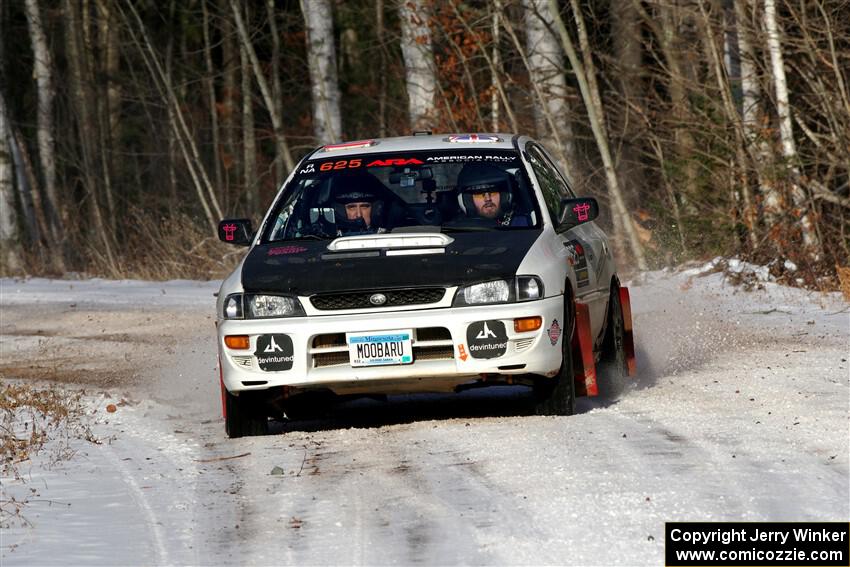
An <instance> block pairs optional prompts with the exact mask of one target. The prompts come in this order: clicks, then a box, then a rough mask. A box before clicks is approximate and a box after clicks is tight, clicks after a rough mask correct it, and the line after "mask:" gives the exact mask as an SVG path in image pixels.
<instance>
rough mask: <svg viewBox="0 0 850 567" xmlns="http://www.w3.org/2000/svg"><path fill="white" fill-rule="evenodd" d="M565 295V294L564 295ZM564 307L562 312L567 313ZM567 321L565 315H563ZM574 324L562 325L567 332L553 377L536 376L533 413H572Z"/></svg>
mask: <svg viewBox="0 0 850 567" xmlns="http://www.w3.org/2000/svg"><path fill="white" fill-rule="evenodd" d="M565 297H566V296H565ZM568 313H569V312H568V310H567V309H566V308H565V309H564V314H565V315H568ZM563 320H564V322H565V323H566V321H567V316H565V317H564V319H563ZM574 328H575V324H574V322H573V321H572V320H570V322H569V324H568V325H567V324H565V325H564V329H566V330H567V332H565V333H563V335H562V336H561V356H562V358H561V369H560V370H559V371H558V375H557V376H556V377H554V378H543V377H540V378H538V379H537V380H536V381H535V383H534V389H533V395H534V413H535V414H536V415H573V413H574V412H575V403H576V391H575V390H576V384H575V375H574V373H573V350H572V340H571V333H570V330H571V329H574Z"/></svg>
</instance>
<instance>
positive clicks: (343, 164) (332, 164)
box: [319, 159, 363, 171]
mask: <svg viewBox="0 0 850 567" xmlns="http://www.w3.org/2000/svg"><path fill="white" fill-rule="evenodd" d="M361 165H363V162H362V160H359V159H341V160H339V161H326V162H325V163H323V164H322V165H320V166H319V171H332V170H335V169H349V168H352V167H360V166H361Z"/></svg>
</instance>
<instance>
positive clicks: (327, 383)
mask: <svg viewBox="0 0 850 567" xmlns="http://www.w3.org/2000/svg"><path fill="white" fill-rule="evenodd" d="M563 313H564V309H563V296H556V297H550V298H546V299H542V300H539V301H529V302H523V303H512V304H505V305H491V306H481V307H459V308H438V309H421V310H413V311H410V310H408V311H393V312H383V311H372V312H369V313H361V314H346V315H324V316H309V317H298V318H291V319H286V318H284V319H247V320H233V319H230V320H221V321H219V324H218V348H219V354H220V360H221V367H222V377H223V380H224V385H225V387H226V388H227V389H228V390H229V391H231V392H235V391H242V390H262V389H267V388H272V387H276V386H291V387H295V388H304V389H311V388H328V389H331V390H333V391H336V392H337V393H349V392H372V393H393V392H400V391H443V390H446V389H451V388H453V387H454V386H455V385H457V384H462V383H465V382H470V381H473V380H476V379H478V378H479V377H480V376H481V375H482V374H488V375H490V374H502V375H515V374H526V373H532V374H541V375H548V376H552V375H554V374H555V373H557V371H558V369H559V368H560V366H561V348H560V346H561V341H563V340H565V337H564V336H563V334H564V333H563V329H564V327H565V325H564V321H563ZM534 316H539V317H541V318H542V320H543V322H542V325H541V327H540V329H538V330H536V331H529V332H515V331H514V319H515V318H521V317H534ZM483 321H501V322H502V323H503V324H504V328H505V334H506V336H507V346H506V347H505V348H504V353H503V354H501V355H499V356H496V357H493V358H480V357H482V356H492V352H490V353H488V352H487V350H486V349H481V348H480V347H479V348H477V349H476V350H477V352H476V353H475V354H473V352H472V351H471V349H470V346H471V345H470V344H468V339H467V330H468V328H469V326H470V325H471V324H473V323H480V322H483ZM393 329H413V330H414V333H413V337H414V339H413V348H414V362H413V363H412V364H405V365H394V366H373V367H352V366H350V364H349V363H348V348H347V346H345V345H344V343H343V344H340V342H339V341H340V340H342V339H340V338H339V337H340V335H342V336H344V333H347V332H380V331H385V330H393ZM269 334H286V335H288V336H289V337H290V339H291V340H292V351H293V352H292V367H291V368H290V369H288V370H283V371H264V370H261V369H260V366H259V364H258V361H257V358H256V356H255V351H256V350H257V338H258V337H259V336H260V335H269ZM226 335H248V336H249V340H250V348H248V349H245V350H235V349H231V348H229V347H227V346H226V345H225V343H224V337H225V336H226ZM566 340H569V339H568V338H566ZM500 350H501V349H500Z"/></svg>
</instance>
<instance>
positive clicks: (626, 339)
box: [620, 287, 637, 376]
mask: <svg viewBox="0 0 850 567" xmlns="http://www.w3.org/2000/svg"><path fill="white" fill-rule="evenodd" d="M620 307H621V309H622V310H623V348H624V349H625V351H626V366H627V368H628V371H629V376H634V375H635V374H637V359H636V358H635V338H634V335H633V334H632V302H631V300H630V299H629V288H627V287H621V288H620Z"/></svg>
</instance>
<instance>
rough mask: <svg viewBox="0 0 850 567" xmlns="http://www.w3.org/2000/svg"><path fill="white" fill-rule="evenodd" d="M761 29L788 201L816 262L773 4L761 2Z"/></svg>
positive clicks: (815, 243) (816, 250)
mask: <svg viewBox="0 0 850 567" xmlns="http://www.w3.org/2000/svg"><path fill="white" fill-rule="evenodd" d="M764 27H765V29H766V30H767V48H768V52H769V53H770V64H771V69H772V72H773V86H774V89H775V91H776V113H777V115H778V117H779V136H780V139H781V141H782V155H783V156H784V158H785V162H786V164H785V165H786V167H787V168H788V170H789V171H790V172H791V174H792V180H791V183H790V189H791V199H792V201H793V203H794V206H795V207H796V208H797V209H798V210H799V211H800V228H801V231H802V236H803V245H804V246H805V247H806V248H807V249H808V253H809V254H810V255H811V256H812V257H813V258H816V257H817V256H818V255H819V253H820V251H819V248H820V242H819V239H818V236H817V232H816V230H815V227H814V225H813V224H812V218H811V215H810V214H809V213H808V203H807V200H808V199H807V197H806V193H805V191H804V190H803V188H802V187H800V185H799V181H798V180H799V178H800V171H799V168H798V165H797V145H796V143H795V141H794V130H793V128H792V125H791V105H790V103H789V99H788V83H787V81H786V78H785V63H784V61H783V56H782V45H781V42H780V38H779V25H778V24H777V21H776V2H775V0H764Z"/></svg>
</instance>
